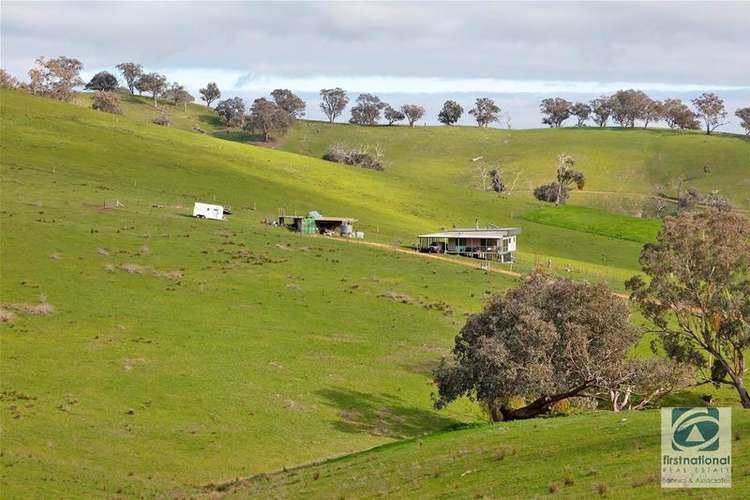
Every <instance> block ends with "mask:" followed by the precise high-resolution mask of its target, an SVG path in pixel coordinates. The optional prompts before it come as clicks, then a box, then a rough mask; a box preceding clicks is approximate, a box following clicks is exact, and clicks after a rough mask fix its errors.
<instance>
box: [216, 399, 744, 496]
mask: <svg viewBox="0 0 750 500" xmlns="http://www.w3.org/2000/svg"><path fill="white" fill-rule="evenodd" d="M732 418H733V427H734V437H735V442H734V443H733V448H732V450H733V455H732V457H733V461H734V478H733V482H732V489H731V490H707V491H698V490H694V491H697V493H696V495H697V496H699V497H710V498H747V491H748V490H750V447H748V446H746V445H744V444H743V441H742V440H743V439H745V436H746V435H747V434H748V432H749V431H750V416H749V415H748V413H747V412H746V411H743V410H735V411H734V412H733V415H732ZM659 447H660V435H659V412H658V411H654V410H650V411H646V412H638V413H624V414H616V413H594V414H587V415H575V416H568V417H565V418H550V419H545V420H542V421H519V422H509V423H501V424H494V425H479V426H476V427H474V428H469V429H465V430H458V431H451V432H442V433H436V434H434V435H431V436H428V437H424V438H418V439H412V440H409V441H405V442H400V443H396V444H393V445H386V446H382V447H379V448H376V449H373V450H369V451H366V452H363V453H357V454H354V455H350V456H347V457H342V458H340V459H337V460H332V461H328V462H325V463H322V464H317V465H312V466H308V467H303V468H300V469H295V470H288V471H279V472H277V473H274V474H264V475H259V476H254V477H252V478H246V479H240V480H234V481H231V480H229V481H226V482H224V483H217V484H215V485H213V486H212V487H211V488H209V489H208V491H221V492H224V493H226V494H227V496H228V497H229V498H243V497H247V496H255V497H258V498H332V497H336V498H371V497H382V496H396V497H408V498H538V497H546V496H551V497H563V498H596V497H605V498H662V497H665V496H666V497H672V496H674V497H684V496H686V491H685V490H678V491H673V492H671V495H670V492H669V491H668V490H663V489H661V486H660V468H659V455H660V452H659ZM706 494H707V495H706Z"/></svg>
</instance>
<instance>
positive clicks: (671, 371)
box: [602, 356, 693, 411]
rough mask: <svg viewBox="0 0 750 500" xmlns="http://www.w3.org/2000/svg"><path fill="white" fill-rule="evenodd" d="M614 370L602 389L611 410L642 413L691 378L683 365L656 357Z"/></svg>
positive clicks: (631, 361) (629, 362) (626, 363)
mask: <svg viewBox="0 0 750 500" xmlns="http://www.w3.org/2000/svg"><path fill="white" fill-rule="evenodd" d="M618 368H619V371H618V373H613V374H612V376H611V377H610V378H609V380H607V381H606V382H605V384H604V387H602V392H603V393H605V394H606V396H607V397H608V399H609V401H610V403H611V404H612V410H613V411H621V410H642V409H644V408H647V407H649V406H651V405H654V404H655V403H656V402H657V401H659V400H660V399H661V398H663V397H664V396H666V395H667V394H669V393H671V392H674V391H677V390H681V389H685V388H687V387H688V386H689V385H690V382H691V381H692V379H693V377H692V371H691V370H690V368H689V367H688V366H687V365H685V364H683V363H677V362H675V361H671V360H665V359H664V358H661V357H658V356H657V357H654V358H650V359H633V360H628V361H627V362H625V363H622V364H620V365H619V366H618Z"/></svg>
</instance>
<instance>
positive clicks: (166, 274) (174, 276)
mask: <svg viewBox="0 0 750 500" xmlns="http://www.w3.org/2000/svg"><path fill="white" fill-rule="evenodd" d="M156 275H157V276H159V277H160V278H166V279H168V280H171V281H180V280H182V278H183V277H184V275H183V274H182V271H158V272H156Z"/></svg>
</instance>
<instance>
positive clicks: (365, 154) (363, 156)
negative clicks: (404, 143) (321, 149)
mask: <svg viewBox="0 0 750 500" xmlns="http://www.w3.org/2000/svg"><path fill="white" fill-rule="evenodd" d="M323 159H324V160H328V161H334V162H336V163H343V164H345V165H354V166H356V167H361V168H369V169H372V170H384V168H385V167H384V166H383V153H382V151H381V150H380V148H378V147H376V148H375V150H374V151H372V152H370V148H369V146H359V147H358V148H353V147H351V146H347V145H346V144H334V145H333V146H331V147H329V148H328V151H326V153H325V154H324V155H323Z"/></svg>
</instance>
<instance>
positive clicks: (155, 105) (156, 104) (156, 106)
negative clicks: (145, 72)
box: [154, 92, 159, 108]
mask: <svg viewBox="0 0 750 500" xmlns="http://www.w3.org/2000/svg"><path fill="white" fill-rule="evenodd" d="M154 107H155V108H158V107H159V105H158V103H157V102H156V92H154Z"/></svg>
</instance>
